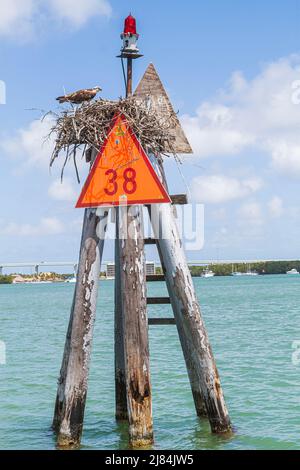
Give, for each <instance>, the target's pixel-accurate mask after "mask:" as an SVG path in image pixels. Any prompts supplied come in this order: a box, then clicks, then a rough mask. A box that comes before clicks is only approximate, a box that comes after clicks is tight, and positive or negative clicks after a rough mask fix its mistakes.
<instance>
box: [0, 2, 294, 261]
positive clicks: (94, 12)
mask: <svg viewBox="0 0 300 470" xmlns="http://www.w3.org/2000/svg"><path fill="white" fill-rule="evenodd" d="M299 9H300V1H299V0H286V1H285V2H271V1H267V0H265V1H264V2H260V1H258V0H253V1H251V2H241V1H238V0H226V2H224V1H223V0H210V1H209V2H204V1H187V2H185V3H182V2H174V1H169V0H165V1H164V2H161V1H157V0H154V1H153V0H152V1H151V2H150V1H144V2H140V1H139V2H138V1H133V0H132V1H130V0H129V1H128V2H124V1H121V0H107V1H104V0H77V1H76V2H73V1H71V0H44V1H43V2H41V1H39V0H1V3H0V80H2V81H4V82H5V84H6V87H7V96H6V104H5V105H0V123H1V127H0V137H1V141H0V162H1V173H0V181H1V185H0V200H1V211H0V240H1V243H0V263H1V262H13V261H35V260H45V259H48V260H57V261H62V260H65V261H69V260H70V261H73V260H76V258H77V256H78V247H79V241H80V231H81V221H82V216H83V212H82V211H81V210H75V209H74V205H75V202H76V196H78V194H79V192H80V186H78V185H77V183H76V180H75V175H74V172H73V171H72V167H71V166H70V168H69V169H68V171H67V175H66V179H65V183H64V186H63V187H61V186H59V184H58V177H59V170H60V162H57V163H56V167H55V169H54V171H52V172H51V174H50V173H49V168H48V166H49V158H50V152H51V145H47V144H44V145H42V141H43V136H44V135H45V134H46V133H47V122H46V123H44V124H43V125H41V123H40V122H39V120H38V118H39V117H40V111H39V110H45V111H48V110H50V109H52V110H57V104H56V102H55V97H56V96H58V95H59V94H61V93H62V91H63V87H65V88H66V89H67V90H68V91H73V90H75V89H79V88H82V87H90V86H94V85H98V84H99V85H100V86H101V87H102V88H103V93H102V96H105V97H107V98H112V99H115V98H117V97H118V96H120V95H121V94H122V93H123V82H122V74H121V68H120V63H119V61H118V60H117V59H116V58H115V56H116V55H117V53H118V51H119V49H120V46H121V42H120V37H119V34H120V32H121V30H122V27H123V20H124V18H125V16H127V14H128V13H129V11H130V10H131V11H132V14H134V16H136V18H137V21H138V30H139V33H140V35H141V37H140V41H139V45H140V49H141V51H142V52H143V54H144V57H143V58H142V59H140V60H139V61H136V63H135V71H134V74H135V83H136V84H137V81H138V79H139V78H140V77H141V75H142V74H143V72H144V70H145V68H146V67H147V65H148V63H149V62H153V63H154V64H155V66H156V68H157V70H158V72H159V74H160V76H161V78H162V80H163V82H164V84H165V87H166V89H167V91H168V93H169V95H170V98H171V100H172V102H173V104H174V107H175V109H176V111H177V110H179V112H180V116H181V119H182V124H183V126H184V128H185V130H186V133H187V135H188V136H189V138H190V140H191V143H192V146H193V148H194V151H195V154H194V156H186V157H184V158H183V165H182V166H181V172H182V173H183V175H184V179H185V182H186V183H187V185H188V187H189V191H190V192H191V198H192V201H193V202H198V203H204V204H205V227H204V228H205V244H204V247H203V249H202V250H198V251H196V252H190V253H188V256H189V258H190V259H191V260H195V259H201V258H202V259H216V258H220V259H237V258H239V259H247V258H248V259H265V258H299V257H300V253H299V248H298V245H299V243H298V239H299V229H300V223H299V221H300V207H299V190H298V187H299V180H300V137H299V136H300V133H299V127H300V104H299V102H300V100H299V99H298V98H299V96H300V94H298V93H297V89H298V88H299V83H298V84H297V80H300V51H299V49H300V46H299V44H300V42H299V34H297V33H298V30H299V24H298V22H299ZM293 87H294V88H293ZM166 170H167V174H168V178H169V181H170V186H171V192H173V193H174V192H180V193H181V192H185V191H187V189H186V186H185V184H186V183H185V182H184V180H183V178H182V176H181V174H180V172H179V171H178V168H177V166H176V165H175V164H174V162H173V161H172V160H171V159H170V160H168V161H167V163H166ZM81 171H82V176H83V179H84V174H85V170H84V168H83V165H82V168H81ZM150 257H152V258H155V255H154V252H153V253H150ZM105 258H106V259H111V258H112V244H111V243H108V246H107V249H106V252H105Z"/></svg>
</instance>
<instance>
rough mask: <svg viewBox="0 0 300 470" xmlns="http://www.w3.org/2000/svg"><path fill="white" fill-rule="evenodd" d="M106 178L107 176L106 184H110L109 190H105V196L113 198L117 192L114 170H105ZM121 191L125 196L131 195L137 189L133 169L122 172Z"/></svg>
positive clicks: (116, 174)
mask: <svg viewBox="0 0 300 470" xmlns="http://www.w3.org/2000/svg"><path fill="white" fill-rule="evenodd" d="M105 175H106V176H109V177H110V178H109V180H108V183H109V184H110V186H112V187H111V189H108V188H105V189H104V191H105V194H107V195H108V196H114V195H115V194H116V193H117V192H118V189H119V188H118V183H117V179H118V173H117V172H116V170H113V169H111V170H107V171H106V173H105ZM123 180H124V182H123V190H124V192H125V193H126V194H133V193H135V191H136V189H137V183H136V171H135V170H134V169H133V168H127V169H126V170H125V171H124V172H123Z"/></svg>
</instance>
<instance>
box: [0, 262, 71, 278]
mask: <svg viewBox="0 0 300 470" xmlns="http://www.w3.org/2000/svg"><path fill="white" fill-rule="evenodd" d="M45 267H47V268H51V267H55V268H61V267H72V268H73V270H74V274H76V273H77V267H78V264H77V263H74V262H68V261H66V262H61V261H50V262H48V261H39V262H31V263H18V262H17V263H1V262H0V274H3V270H4V269H10V270H11V269H14V268H31V269H34V271H35V273H36V274H37V275H38V274H39V272H40V269H41V268H45Z"/></svg>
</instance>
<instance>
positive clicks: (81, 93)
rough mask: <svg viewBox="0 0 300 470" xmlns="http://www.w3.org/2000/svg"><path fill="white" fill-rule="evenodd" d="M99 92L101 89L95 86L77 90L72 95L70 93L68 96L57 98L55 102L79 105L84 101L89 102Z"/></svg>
mask: <svg viewBox="0 0 300 470" xmlns="http://www.w3.org/2000/svg"><path fill="white" fill-rule="evenodd" d="M99 91H102V88H100V87H99V86H96V87H94V88H88V89H86V90H78V91H75V92H74V93H70V94H69V95H64V96H59V97H58V98H56V100H57V101H59V102H60V103H73V104H81V103H84V101H91V100H92V99H93V98H95V96H96V95H97V93H99Z"/></svg>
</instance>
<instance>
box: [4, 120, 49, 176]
mask: <svg viewBox="0 0 300 470" xmlns="http://www.w3.org/2000/svg"><path fill="white" fill-rule="evenodd" d="M52 124H53V122H52V120H51V118H50V117H48V118H45V119H44V120H43V121H40V120H39V121H33V122H31V123H30V124H29V126H28V127H27V128H25V129H20V130H18V131H17V133H16V135H15V137H10V138H8V139H6V140H3V141H2V142H1V144H0V146H1V148H2V150H4V151H5V152H6V153H7V154H9V155H11V156H12V157H21V158H22V159H23V161H24V163H25V164H29V165H34V166H36V165H38V166H42V167H46V166H48V167H49V163H50V157H51V155H52V151H53V148H54V140H53V139H54V138H53V137H52V138H50V139H47V136H48V135H49V132H50V129H51V127H52Z"/></svg>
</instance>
